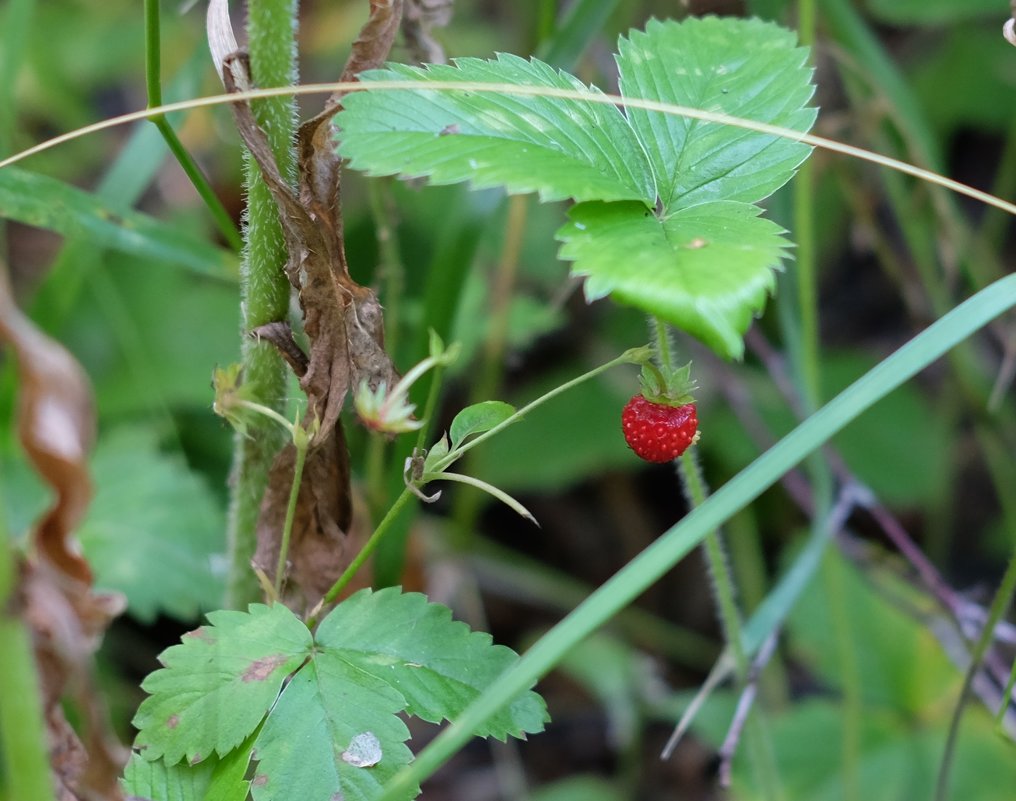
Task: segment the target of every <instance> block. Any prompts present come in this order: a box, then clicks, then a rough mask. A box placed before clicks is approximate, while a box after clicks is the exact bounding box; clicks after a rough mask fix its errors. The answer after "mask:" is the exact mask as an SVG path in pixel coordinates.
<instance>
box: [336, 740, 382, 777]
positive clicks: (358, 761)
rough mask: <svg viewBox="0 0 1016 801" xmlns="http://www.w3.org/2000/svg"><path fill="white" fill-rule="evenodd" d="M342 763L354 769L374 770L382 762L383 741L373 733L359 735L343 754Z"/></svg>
mask: <svg viewBox="0 0 1016 801" xmlns="http://www.w3.org/2000/svg"><path fill="white" fill-rule="evenodd" d="M342 761H343V762H347V763H348V764H350V765H352V766H353V767H354V768H372V767H374V765H376V764H377V763H378V762H380V761H381V741H380V740H378V738H377V737H376V736H375V735H374V733H373V732H369V731H365V732H364V733H363V734H358V735H356V737H354V738H353V739H352V741H350V743H349V747H348V748H347V749H346V750H345V751H343V752H342Z"/></svg>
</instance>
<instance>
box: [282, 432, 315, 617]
mask: <svg viewBox="0 0 1016 801" xmlns="http://www.w3.org/2000/svg"><path fill="white" fill-rule="evenodd" d="M293 445H294V446H295V447H296V462H295V463H294V464H293V486H292V487H291V488H290V490H289V504H288V505H287V506H286V522H285V524H284V525H283V527H282V542H281V543H280V545H279V561H278V562H277V563H276V565H275V595H276V597H280V598H281V597H282V581H283V578H284V576H285V573H286V558H287V557H288V556H289V540H290V537H291V536H292V534H293V520H294V519H295V518H296V505H297V504H296V502H297V500H298V499H299V497H300V482H301V481H302V480H303V466H304V464H305V463H306V462H307V447H308V445H310V438H309V437H308V436H307V433H306V432H305V431H303V430H302V429H300V430H299V432H297V433H296V434H295V435H294V436H293Z"/></svg>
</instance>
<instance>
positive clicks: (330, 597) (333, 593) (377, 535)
mask: <svg viewBox="0 0 1016 801" xmlns="http://www.w3.org/2000/svg"><path fill="white" fill-rule="evenodd" d="M412 497H413V494H412V493H411V492H410V491H409V490H408V489H404V490H403V491H402V492H401V493H400V494H399V497H398V498H396V499H395V503H393V504H392V505H391V507H390V508H389V509H388V514H386V515H385V516H384V518H383V519H382V520H381V522H380V523H378V524H377V528H375V529H374V533H373V534H371V535H370V539H369V540H367V542H366V543H364V546H363V548H361V549H360V553H358V554H357V555H356V558H354V559H353V561H352V562H350V563H349V567H347V568H346V569H345V571H344V572H343V573H342V575H341V576H339V578H338V580H337V581H336V582H335V583H334V584H333V585H332V586H331V588H330V589H329V590H328V592H326V593H325V596H324V598H323V599H322V600H321V604H320V606H322V607H324V606H327V605H328V604H330V603H333V602H334V601H335V599H336V598H338V597H339V594H340V593H341V592H342V591H343V590H344V589H345V588H346V586H347V585H348V584H349V582H350V581H351V580H352V578H353V576H355V575H356V571H358V570H359V569H360V568H361V567H363V563H364V562H366V561H367V559H369V558H370V555H371V554H372V553H374V549H375V548H377V545H378V543H379V542H380V541H381V538H382V537H384V535H385V534H386V533H387V531H388V529H389V527H390V526H391V524H392V521H394V520H395V518H396V517H398V515H399V512H401V511H402V507H403V506H405V505H406V504H407V503H409V501H410V499H411V498H412ZM316 622H317V620H316V616H315V617H311V618H310V619H309V620H308V621H307V626H308V627H309V628H311V629H313V628H314V624H315V623H316Z"/></svg>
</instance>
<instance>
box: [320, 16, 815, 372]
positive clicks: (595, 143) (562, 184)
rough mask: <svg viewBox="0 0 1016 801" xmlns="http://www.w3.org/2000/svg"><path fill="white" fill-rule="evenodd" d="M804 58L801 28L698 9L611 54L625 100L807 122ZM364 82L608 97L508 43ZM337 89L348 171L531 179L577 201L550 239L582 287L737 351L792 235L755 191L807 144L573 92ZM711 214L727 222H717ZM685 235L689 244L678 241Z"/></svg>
mask: <svg viewBox="0 0 1016 801" xmlns="http://www.w3.org/2000/svg"><path fill="white" fill-rule="evenodd" d="M807 58H808V51H807V50H806V49H805V48H800V47H797V46H796V40H795V36H794V34H793V33H792V32H790V31H788V30H786V29H784V28H781V27H779V26H777V25H774V24H772V23H768V22H762V21H760V20H757V19H747V20H746V19H734V18H718V17H705V18H691V19H688V20H685V21H684V22H681V23H677V22H673V21H667V22H658V21H655V20H654V21H652V22H650V23H649V25H648V26H647V29H646V31H645V32H641V31H632V32H631V33H630V34H629V36H628V37H627V38H624V37H622V38H621V39H620V42H619V54H618V57H617V63H618V69H619V74H620V88H621V93H622V94H623V95H625V96H626V97H630V98H639V99H645V100H650V101H657V102H664V103H671V104H677V105H685V106H690V107H694V108H697V109H704V110H707V111H714V112H719V113H723V114H727V115H731V116H737V117H743V118H747V119H750V120H755V121H758V122H762V123H766V124H769V125H777V126H782V127H785V128H789V129H791V130H795V131H800V132H806V131H807V130H809V128H810V127H811V125H812V123H813V122H814V120H815V115H816V112H815V109H813V108H809V107H807V106H806V104H807V102H808V101H809V100H810V98H811V96H812V93H813V86H812V84H811V73H812V71H811V69H810V67H809V66H808V65H807ZM361 78H362V80H364V81H365V82H368V83H369V82H371V81H379V80H403V81H404V80H413V81H419V82H420V84H421V87H426V84H428V83H432V82H434V81H447V82H455V83H466V82H480V83H505V84H515V85H524V86H538V87H540V86H543V87H549V88H558V89H560V88H571V89H574V90H576V91H579V92H581V93H583V94H588V95H589V97H591V98H592V97H594V96H597V95H598V92H597V91H596V90H595V89H591V88H587V87H585V86H584V85H583V84H581V83H580V82H579V81H578V80H577V79H575V78H573V77H572V76H569V75H566V74H564V73H559V72H556V71H555V70H553V69H552V68H551V67H549V66H547V65H546V64H543V63H542V62H539V61H537V60H535V59H533V60H530V61H524V60H522V59H519V58H517V57H515V56H506V55H499V56H498V58H497V59H496V60H493V61H481V60H477V59H460V60H458V61H456V62H455V65H454V66H440V67H438V66H432V67H430V68H428V69H425V70H424V69H417V68H411V67H403V66H398V65H392V66H390V67H389V69H387V70H378V71H373V72H368V73H365V74H363V75H362V76H361ZM343 102H344V103H345V110H344V111H343V112H341V113H340V114H339V115H338V117H337V121H338V123H339V125H340V127H341V134H340V137H341V141H340V144H339V152H340V153H341V154H342V155H343V156H345V157H347V158H349V159H350V160H351V164H352V166H353V167H355V168H358V169H362V170H366V171H367V172H369V173H371V174H374V175H392V174H400V175H404V176H426V177H429V178H430V180H431V181H432V182H433V183H452V182H457V181H466V180H468V181H471V182H472V183H473V185H474V186H476V187H481V186H483V187H486V186H492V185H501V186H503V187H504V188H505V189H506V190H507V191H508V192H512V193H522V192H533V191H536V192H539V194H540V197H541V199H543V200H554V199H562V198H572V199H574V200H576V201H578V205H577V206H575V207H573V208H572V210H571V215H570V216H571V218H572V222H571V223H569V224H567V225H565V226H564V227H563V228H561V229H560V231H559V232H558V234H557V236H558V238H559V239H560V240H561V241H562V242H563V243H564V245H563V247H562V249H561V252H560V255H561V257H562V258H563V259H567V260H570V261H573V262H574V264H573V272H574V273H575V274H576V275H580V276H585V277H586V279H587V281H586V295H587V298H588V299H589V300H594V299H597V298H601V297H605V296H608V295H609V296H611V297H613V298H614V299H615V300H617V301H620V302H623V303H627V304H630V305H632V306H635V307H637V308H639V309H642V310H643V311H645V312H647V313H650V314H654V315H657V316H659V317H661V318H663V319H665V320H667V321H668V322H670V323H672V324H674V325H676V326H678V327H680V328H682V329H684V330H686V331H688V332H689V333H691V334H693V335H695V336H697V337H699V338H700V339H702V341H704V342H705V343H706V344H707V345H709V346H710V347H711V348H713V349H714V350H715V351H716V352H717V353H719V354H720V355H722V356H724V357H727V358H739V357H740V356H741V354H742V352H743V344H742V341H741V338H742V337H743V335H744V332H745V331H746V330H747V327H748V325H749V324H750V323H751V320H752V318H753V317H754V316H755V315H757V314H759V313H760V312H761V310H762V308H763V307H764V305H765V301H766V298H767V296H768V294H769V293H770V292H771V291H772V288H773V285H774V281H773V276H772V271H773V270H774V269H776V268H778V267H779V266H780V264H781V262H782V260H783V258H785V256H786V253H787V249H788V248H789V247H790V243H789V242H788V241H787V240H785V239H783V237H782V231H780V229H779V228H778V227H776V226H774V225H772V224H771V223H767V222H765V221H764V220H761V219H758V214H759V209H758V208H757V207H755V206H754V205H752V204H754V203H757V202H758V201H760V200H762V199H763V198H765V197H767V196H768V195H770V194H772V193H773V192H774V191H776V190H777V189H778V188H779V187H780V186H782V185H783V184H785V183H786V182H787V181H788V180H789V179H790V178H791V177H792V176H793V174H794V172H795V170H796V169H797V167H798V166H800V164H801V162H803V161H804V159H805V158H807V156H808V154H809V153H810V148H809V147H808V146H806V145H803V144H801V143H800V142H797V141H794V140H792V139H784V138H780V137H775V136H772V135H769V134H759V133H755V132H753V131H748V130H745V129H742V128H735V127H732V126H725V125H720V124H716V123H707V122H703V121H698V120H690V119H686V118H684V117H679V116H674V115H666V114H662V113H660V112H655V111H652V112H651V111H646V110H641V109H637V108H626V109H625V110H624V112H623V113H622V112H620V111H618V110H617V109H616V108H615V107H613V106H611V105H597V104H595V103H593V102H587V101H584V100H574V99H563V98H552V97H529V96H518V95H515V96H513V95H510V94H507V93H504V94H501V93H486V92H483V93H480V92H475V91H469V90H462V91H451V92H447V91H446V92H439V91H433V90H431V91H427V90H426V89H424V90H423V91H416V92H410V91H403V90H400V91H393V92H388V91H385V92H362V93H356V94H352V95H349V96H348V97H347V98H345V100H344V101H343ZM590 204H592V206H594V207H593V208H590ZM707 204H712V205H708V206H707V207H706V208H702V207H703V206H706V205H707ZM716 204H727V205H722V206H721V205H716ZM734 205H740V206H741V209H740V210H738V209H735V208H733V206H734ZM714 211H719V212H721V215H720V217H718V218H715V219H714V218H712V217H711V216H710V214H711V212H714ZM590 222H593V223H595V224H593V225H590ZM695 226H699V227H695ZM675 230H677V231H678V232H679V235H680V236H681V237H682V240H681V241H680V242H671V241H670V240H671V237H672V236H673V234H674V231H675ZM717 234H719V236H718V237H716V238H714V236H716V235H717ZM688 242H693V243H696V244H695V247H694V248H689V247H687V243H688ZM640 287H641V288H640Z"/></svg>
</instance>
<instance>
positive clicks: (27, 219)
mask: <svg viewBox="0 0 1016 801" xmlns="http://www.w3.org/2000/svg"><path fill="white" fill-rule="evenodd" d="M0 217H5V218H7V219H10V220H17V221H18V222H21V223H25V224H26V225H33V226H35V227H37V228H45V229H47V230H50V231H56V232H57V233H59V234H63V235H64V236H75V235H81V236H87V237H88V238H89V239H90V240H91V241H92V242H93V243H94V244H95V245H97V246H98V247H108V248H112V249H113V250H119V251H122V252H124V253H129V254H131V255H133V256H137V257H138V258H140V259H146V260H152V261H161V262H167V263H169V264H177V265H179V266H181V267H186V268H188V269H190V270H193V271H194V272H197V273H200V274H202V275H207V276H210V277H213V278H222V279H225V280H229V281H233V280H236V269H237V268H236V257H235V256H234V255H233V254H232V253H230V252H229V251H226V250H223V249H222V248H219V247H215V246H213V245H210V244H208V243H207V242H204V241H202V240H200V239H197V238H196V237H191V236H187V235H186V234H184V233H182V232H181V231H180V230H179V229H178V228H176V227H175V226H173V225H170V224H169V223H164V222H161V221H159V220H157V219H155V218H154V217H150V216H148V215H147V214H142V213H141V212H137V211H130V210H127V209H123V210H120V211H113V210H112V209H110V208H109V207H108V205H107V204H106V203H105V202H104V201H102V200H101V199H100V198H99V197H98V196H96V195H94V194H92V193H90V192H85V191H84V190H82V189H78V188H77V187H74V186H71V185H70V184H67V183H64V182H63V181H58V180H57V179H55V178H49V177H47V176H44V175H39V174H38V173H33V172H28V171H26V170H21V169H18V168H14V169H7V170H4V171H3V172H2V173H0Z"/></svg>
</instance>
